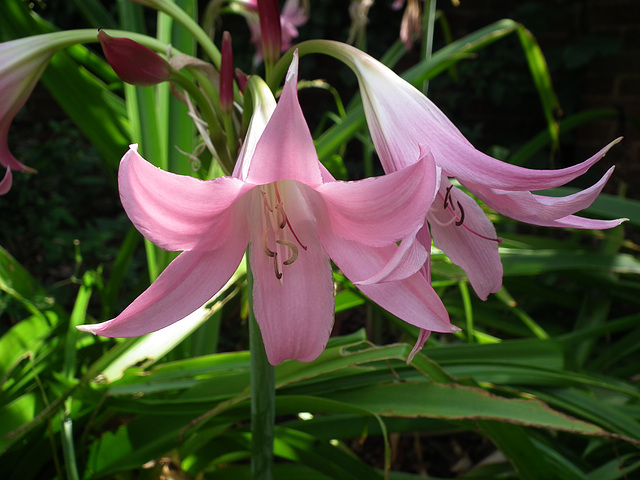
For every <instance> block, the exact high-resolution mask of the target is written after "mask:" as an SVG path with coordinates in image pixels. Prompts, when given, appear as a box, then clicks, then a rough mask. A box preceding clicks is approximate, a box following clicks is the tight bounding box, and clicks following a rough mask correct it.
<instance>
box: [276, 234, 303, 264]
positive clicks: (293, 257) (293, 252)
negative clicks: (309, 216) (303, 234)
mask: <svg viewBox="0 0 640 480" xmlns="http://www.w3.org/2000/svg"><path fill="white" fill-rule="evenodd" d="M276 243H279V244H280V245H284V246H285V247H289V248H290V249H291V256H290V257H289V258H287V259H286V260H285V261H284V262H282V264H283V265H291V264H292V263H293V262H295V261H296V260H297V259H298V247H296V246H295V245H294V244H293V243H291V242H285V241H284V240H276Z"/></svg>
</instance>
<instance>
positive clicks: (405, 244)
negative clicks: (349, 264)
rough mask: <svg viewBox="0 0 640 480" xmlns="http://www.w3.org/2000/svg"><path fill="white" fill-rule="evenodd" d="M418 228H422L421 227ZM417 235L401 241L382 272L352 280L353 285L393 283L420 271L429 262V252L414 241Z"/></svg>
mask: <svg viewBox="0 0 640 480" xmlns="http://www.w3.org/2000/svg"><path fill="white" fill-rule="evenodd" d="M420 228H423V227H422V226H421V227H420ZM417 233H418V232H417V231H416V232H414V233H412V234H411V235H408V236H407V237H405V238H403V239H402V241H401V242H400V245H398V248H396V249H395V252H394V254H393V256H392V257H391V258H390V259H389V262H388V263H387V264H386V265H385V266H384V267H382V270H380V271H379V272H378V273H376V274H375V275H374V276H373V277H370V278H367V279H364V280H361V281H355V280H354V282H353V283H354V284H356V285H371V284H373V283H381V282H393V281H396V280H403V279H405V278H407V277H410V276H411V275H413V274H414V273H416V272H417V271H418V270H420V268H421V266H423V265H424V264H425V263H426V262H427V261H428V260H429V252H428V251H427V250H426V248H425V247H424V246H423V245H422V244H421V243H420V242H416V241H415V239H416V234H417Z"/></svg>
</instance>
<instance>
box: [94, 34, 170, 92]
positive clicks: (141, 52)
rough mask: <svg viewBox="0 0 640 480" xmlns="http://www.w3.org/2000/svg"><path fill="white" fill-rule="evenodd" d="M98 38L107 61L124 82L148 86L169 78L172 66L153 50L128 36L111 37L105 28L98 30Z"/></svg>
mask: <svg viewBox="0 0 640 480" xmlns="http://www.w3.org/2000/svg"><path fill="white" fill-rule="evenodd" d="M98 40H99V41H100V45H102V51H103V52H104V56H105V58H106V59H107V62H109V65H111V68H113V70H114V71H115V72H116V74H117V75H118V76H119V77H120V78H121V79H122V81H123V82H126V83H130V84H132V85H136V86H138V87H148V86H150V85H157V84H158V83H162V82H166V81H167V80H169V76H170V75H171V66H170V65H169V63H168V62H167V61H166V60H165V59H164V58H162V57H161V56H160V55H158V54H157V53H156V52H154V51H153V50H151V49H149V48H147V47H145V46H144V45H140V44H139V43H137V42H134V41H133V40H130V39H128V38H118V37H111V36H109V35H107V34H106V33H105V32H104V30H99V31H98Z"/></svg>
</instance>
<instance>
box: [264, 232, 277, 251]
mask: <svg viewBox="0 0 640 480" xmlns="http://www.w3.org/2000/svg"><path fill="white" fill-rule="evenodd" d="M267 235H269V230H268V229H267V228H265V229H264V231H263V232H262V250H264V253H265V254H266V255H267V257H275V256H276V252H274V251H272V250H271V249H269V246H268V245H267Z"/></svg>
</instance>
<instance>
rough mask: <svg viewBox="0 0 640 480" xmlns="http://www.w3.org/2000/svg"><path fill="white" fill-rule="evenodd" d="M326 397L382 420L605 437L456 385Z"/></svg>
mask: <svg viewBox="0 0 640 480" xmlns="http://www.w3.org/2000/svg"><path fill="white" fill-rule="evenodd" d="M326 397H327V398H330V399H333V400H337V401H341V402H344V403H348V404H353V405H357V406H359V407H362V408H365V409H367V410H370V411H372V412H375V413H376V414H378V415H381V416H383V417H384V416H401V417H429V418H443V419H449V420H463V419H483V420H494V421H501V422H507V423H513V424H515V425H523V426H532V427H539V428H549V429H553V430H563V431H567V432H573V433H578V434H582V435H606V432H605V431H604V430H602V429H601V428H600V427H597V426H596V425H593V424H590V423H587V422H584V421H582V420H578V419H575V418H572V417H569V416H567V415H564V414H562V413H560V412H558V411H555V410H553V409H551V408H550V407H549V406H548V405H546V404H544V403H543V402H541V401H539V400H536V399H522V398H516V399H510V398H504V397H499V396H496V395H492V394H490V393H489V392H487V391H486V390H483V389H481V388H475V387H466V386H462V385H457V384H447V385H443V384H432V383H416V382H405V383H397V384H386V385H372V386H368V387H362V388H358V389H353V390H347V391H344V392H335V393H331V394H328V395H326Z"/></svg>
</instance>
